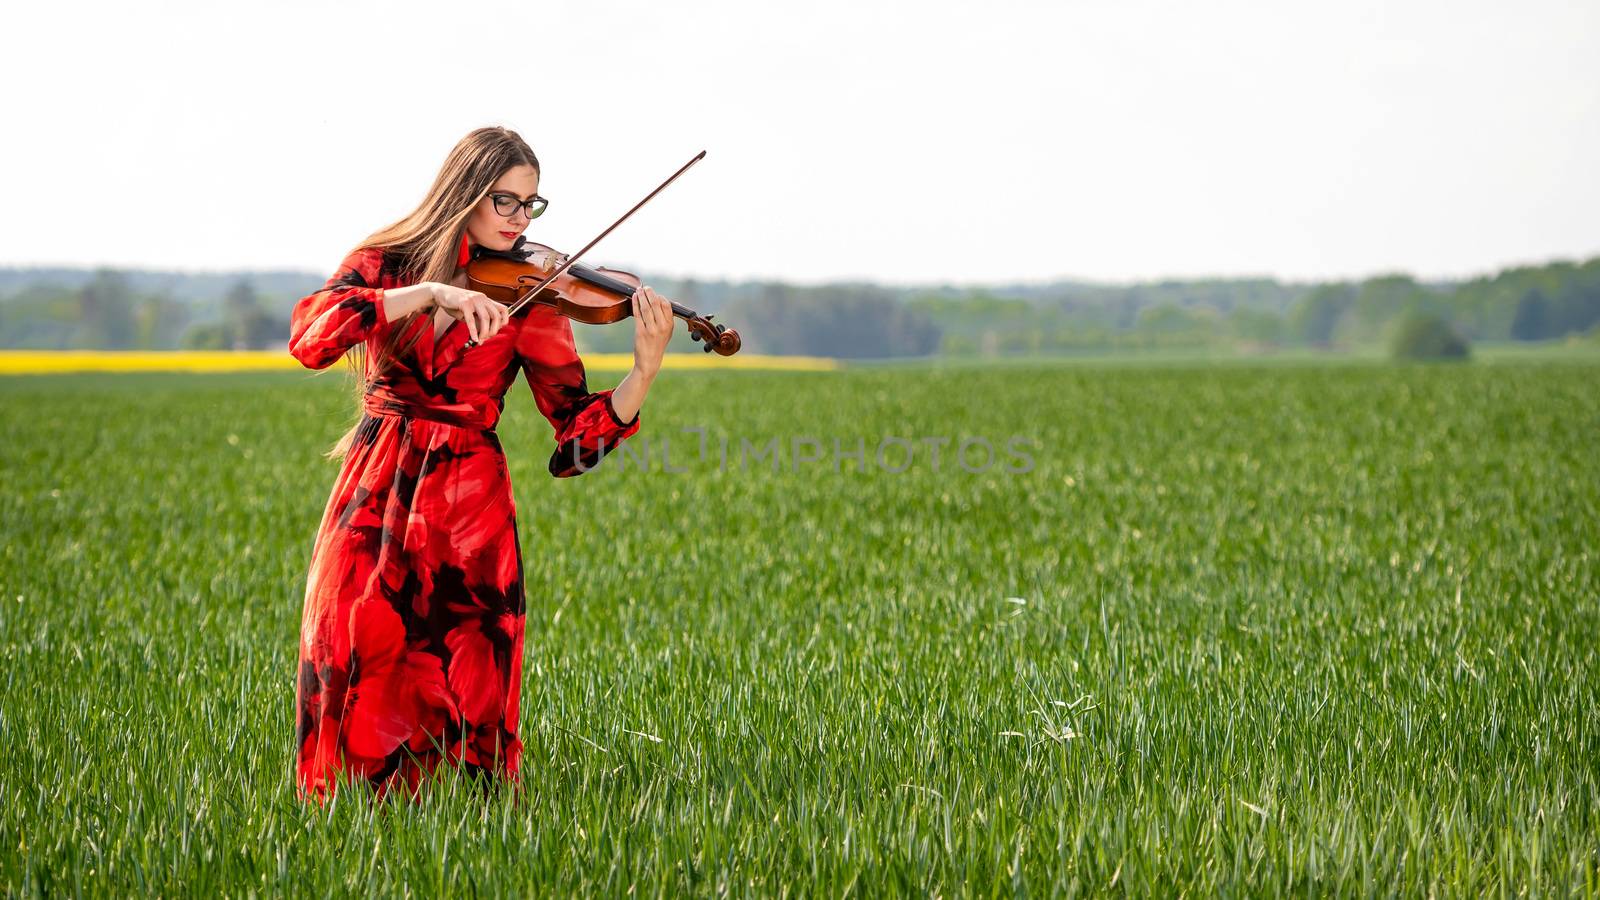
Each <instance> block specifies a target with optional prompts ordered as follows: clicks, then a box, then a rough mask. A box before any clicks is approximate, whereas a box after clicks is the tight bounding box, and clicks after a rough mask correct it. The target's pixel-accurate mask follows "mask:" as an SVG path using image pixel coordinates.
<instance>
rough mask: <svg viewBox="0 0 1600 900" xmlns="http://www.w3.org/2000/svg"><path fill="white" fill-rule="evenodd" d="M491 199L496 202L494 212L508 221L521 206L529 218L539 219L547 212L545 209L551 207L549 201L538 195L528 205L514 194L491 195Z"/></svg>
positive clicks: (529, 199) (530, 198)
mask: <svg viewBox="0 0 1600 900" xmlns="http://www.w3.org/2000/svg"><path fill="white" fill-rule="evenodd" d="M489 198H490V199H492V200H493V201H494V211H495V212H497V213H499V214H500V215H502V216H505V217H506V218H508V219H509V218H511V214H512V213H514V212H516V211H517V207H519V206H520V207H522V211H523V212H524V213H526V214H527V216H528V218H530V219H537V218H539V216H540V214H541V213H543V212H544V211H545V207H547V206H549V205H550V201H549V200H546V199H545V198H543V197H541V196H539V195H538V194H534V195H533V196H532V197H529V198H528V200H527V202H526V203H524V202H523V201H521V200H518V199H517V198H516V196H515V195H513V194H500V193H494V194H490V195H489Z"/></svg>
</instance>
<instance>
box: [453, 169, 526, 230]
mask: <svg viewBox="0 0 1600 900" xmlns="http://www.w3.org/2000/svg"><path fill="white" fill-rule="evenodd" d="M537 193H539V170H538V169H535V168H534V167H533V166H516V167H514V168H512V169H509V170H507V171H506V173H505V174H504V175H501V176H500V177H499V178H498V179H496V180H495V183H494V185H493V186H492V187H490V188H489V193H488V194H487V195H486V196H485V197H484V198H483V199H482V200H479V201H478V205H477V207H476V208H474V209H473V210H472V215H471V216H470V217H468V219H467V240H469V241H471V242H472V243H473V244H476V245H478V246H480V247H489V248H492V249H495V250H510V249H511V245H512V244H513V243H515V242H516V239H517V235H519V234H521V233H522V232H523V230H524V229H526V228H527V227H528V211H527V209H526V208H525V207H522V206H518V207H516V208H515V209H513V210H511V215H509V216H502V215H501V214H500V213H499V212H497V211H496V210H495V208H494V195H495V194H511V195H513V196H515V197H516V198H517V199H518V200H528V199H531V198H532V197H533V196H534V195H535V194H537Z"/></svg>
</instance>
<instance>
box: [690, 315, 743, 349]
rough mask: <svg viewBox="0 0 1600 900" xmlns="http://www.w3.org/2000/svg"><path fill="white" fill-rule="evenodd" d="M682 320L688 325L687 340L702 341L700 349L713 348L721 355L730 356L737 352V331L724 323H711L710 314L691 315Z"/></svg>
mask: <svg viewBox="0 0 1600 900" xmlns="http://www.w3.org/2000/svg"><path fill="white" fill-rule="evenodd" d="M684 321H685V322H687V323H688V325H689V340H691V341H702V342H704V343H705V346H704V347H703V348H701V349H703V350H705V351H706V352H707V353H710V352H711V351H713V350H715V351H717V353H719V354H721V355H722V356H732V355H734V354H735V353H738V352H739V332H737V331H734V330H733V329H732V328H729V327H728V326H726V325H722V324H713V323H712V321H711V316H709V315H705V316H701V315H691V316H689V317H687V318H685V319H684Z"/></svg>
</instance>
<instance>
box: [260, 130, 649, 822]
mask: <svg viewBox="0 0 1600 900" xmlns="http://www.w3.org/2000/svg"><path fill="white" fill-rule="evenodd" d="M538 190H539V161H538V159H537V158H535V157H534V155H533V151H532V150H530V149H529V148H528V145H527V144H526V143H524V142H523V141H522V139H521V138H520V137H519V136H518V135H517V134H516V133H515V132H513V131H509V130H507V129H504V128H480V129H478V130H476V131H473V132H472V133H471V134H468V135H467V136H466V137H465V138H463V139H462V140H461V142H460V143H458V144H457V145H456V146H455V148H454V149H452V150H451V151H450V155H449V156H448V157H447V158H446V159H445V161H444V166H443V167H442V168H441V169H440V171H439V174H438V177H437V178H436V179H435V181H434V183H433V187H432V188H431V189H430V190H429V192H428V195H427V196H426V197H425V198H424V199H423V201H422V203H421V204H420V205H419V206H418V207H417V208H416V210H415V211H413V212H412V213H411V214H410V215H409V216H407V217H405V218H404V219H402V220H400V221H399V222H397V223H395V224H394V225H391V226H390V227H388V228H385V229H383V230H381V231H379V232H377V233H376V234H374V235H372V236H371V237H369V238H368V239H367V240H366V241H365V242H364V243H362V244H361V245H360V246H359V247H357V248H356V249H355V250H354V251H352V252H351V253H350V255H349V256H348V257H346V258H345V260H344V263H343V265H342V266H341V267H340V270H339V271H338V273H336V274H335V275H334V276H333V278H331V279H330V280H329V281H328V283H327V284H326V285H325V286H324V287H323V288H322V290H319V291H317V292H316V293H314V294H311V295H310V296H307V297H304V298H302V299H300V300H299V301H298V302H297V303H296V304H295V307H294V312H293V316H292V320H291V327H290V335H289V352H290V353H291V354H293V355H294V357H295V358H296V359H298V360H300V362H301V363H303V364H304V365H306V366H307V367H309V368H313V369H322V368H326V367H328V366H330V365H332V364H333V363H334V362H335V361H336V360H338V359H339V358H340V357H341V356H344V355H345V354H346V351H349V350H352V349H354V350H356V353H354V354H352V361H353V362H354V363H355V365H356V366H357V367H358V371H360V372H361V374H362V375H363V378H362V390H361V392H360V397H359V401H360V410H359V412H360V414H361V416H360V421H359V422H357V424H356V425H355V426H354V427H352V428H351V429H350V431H349V432H348V433H347V434H345V435H344V437H342V438H341V439H340V440H339V442H338V443H337V444H336V445H335V446H334V448H333V449H332V450H331V451H329V453H328V456H330V457H333V458H340V457H342V458H343V465H342V466H341V468H340V471H339V475H338V478H337V480H336V481H335V483H334V487H333V493H332V496H330V497H329V498H328V504H327V507H326V509H325V510H324V511H323V514H322V524H321V525H320V526H319V528H318V530H317V537H316V541H315V544H314V545H313V548H312V555H311V569H310V575H309V577H308V579H307V583H306V593H305V608H304V613H303V616H302V619H301V625H300V629H301V632H300V650H299V678H298V681H297V683H296V689H295V709H296V714H297V717H298V723H297V726H296V734H295V738H296V748H297V753H298V757H297V761H296V774H297V781H298V785H297V787H298V792H299V796H300V797H301V798H302V799H303V800H315V801H316V802H318V803H319V804H320V803H321V802H322V801H323V800H325V799H326V798H327V797H328V796H329V795H330V794H331V793H332V792H333V790H334V788H335V784H336V779H337V777H338V775H339V773H340V772H345V773H347V774H348V777H350V778H352V779H364V780H365V781H366V782H367V783H370V784H372V785H373V786H375V787H376V789H377V794H378V796H379V797H382V796H384V795H385V794H387V793H388V791H389V789H390V788H391V787H392V786H394V785H396V784H399V783H402V782H403V783H404V784H405V786H406V787H407V789H408V790H409V792H410V796H411V797H412V798H413V799H414V798H416V797H417V796H418V792H419V785H420V783H421V781H422V780H423V779H424V777H425V776H427V775H430V774H432V772H433V770H434V768H435V766H436V765H437V763H438V762H439V760H440V759H445V760H448V761H449V762H451V763H452V764H456V765H460V766H462V767H463V768H464V769H466V770H468V771H471V772H473V773H477V772H487V773H490V774H492V775H499V776H504V777H505V778H507V779H509V780H510V781H512V782H516V781H518V776H517V766H518V762H519V760H520V756H521V751H522V743H521V741H520V740H519V739H518V733H517V699H518V696H519V694H520V692H521V676H522V625H523V608H524V597H523V583H522V557H521V547H520V544H519V543H518V539H517V522H516V509H515V507H514V504H513V501H512V495H511V483H510V481H509V479H508V477H507V473H506V461H505V454H504V452H503V451H502V449H501V446H500V441H499V439H498V438H497V437H496V435H495V430H494V428H495V424H496V422H497V421H498V420H499V418H500V413H501V410H502V409H504V406H505V393H506V390H507V389H508V388H509V387H510V386H511V384H512V382H514V381H515V380H516V375H517V372H518V371H519V370H520V371H521V372H523V373H524V375H525V376H526V378H527V381H528V386H529V388H530V389H531V390H532V392H533V398H534V403H535V404H536V405H537V406H538V409H539V412H540V413H542V414H543V415H544V417H545V418H546V419H548V420H549V421H550V424H551V425H552V426H553V427H554V428H555V440H556V448H555V451H554V452H553V453H552V454H551V456H550V474H551V475H554V476H556V477H558V478H561V477H568V476H572V475H576V474H579V473H581V472H585V471H588V470H589V469H591V468H593V467H594V466H595V465H597V464H598V463H599V462H600V460H601V458H602V457H603V456H604V455H605V454H606V452H607V451H608V450H610V449H611V448H614V447H616V445H617V444H618V443H619V442H620V441H622V440H625V439H627V438H629V437H631V436H632V435H633V434H634V433H635V432H637V431H638V430H639V409H640V407H641V406H642V405H643V403H644V398H645V395H646V394H647V393H648V392H649V390H650V384H651V382H652V381H653V380H654V379H655V376H656V373H657V372H658V371H659V370H660V367H661V358H662V354H663V352H664V351H665V349H666V345H667V341H668V339H669V338H670V337H671V336H672V330H673V319H672V311H671V304H670V301H668V300H667V299H666V298H663V297H661V296H659V295H657V294H656V293H655V292H654V291H653V290H651V289H650V288H649V287H641V288H640V289H639V290H638V291H636V292H635V293H634V295H633V297H632V300H631V304H632V312H633V317H634V361H633V368H632V370H631V371H629V372H628V374H627V375H626V376H625V377H624V378H623V379H622V381H621V383H619V384H618V385H617V387H616V388H614V389H613V390H605V391H598V392H591V391H590V390H589V386H588V383H587V381H586V379H585V374H584V366H583V362H582V360H580V359H579V357H578V354H577V352H576V351H575V349H574V345H573V339H572V325H571V322H570V321H569V320H568V319H567V318H566V317H564V316H561V315H559V314H558V313H556V312H554V311H553V310H551V309H550V308H549V307H547V306H543V305H540V304H534V303H528V304H525V305H524V306H523V307H522V308H521V309H519V310H518V311H517V313H516V314H515V315H511V316H508V315H507V312H506V307H505V306H503V305H501V304H499V303H497V302H495V301H493V300H490V299H489V298H488V297H486V296H484V295H483V294H481V293H479V292H477V291H472V290H468V289H466V287H465V284H466V275H465V266H466V264H467V262H468V261H469V257H468V255H467V254H468V253H469V252H470V250H471V248H472V247H473V246H481V247H488V248H493V249H500V250H504V249H509V248H510V247H511V246H512V245H513V243H515V241H516V239H517V237H518V235H519V234H521V232H522V230H523V229H524V228H526V227H527V225H528V222H529V221H530V220H531V219H532V218H533V217H536V216H538V215H539V214H540V213H541V212H543V211H544V206H545V201H544V199H543V198H541V197H539V196H538ZM469 338H470V339H471V340H472V341H473V342H474V343H475V344H476V346H471V347H470V348H469V347H468V346H467V341H468V339H469Z"/></svg>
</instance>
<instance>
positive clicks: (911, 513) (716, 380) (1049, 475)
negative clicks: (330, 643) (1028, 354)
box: [0, 359, 1600, 897]
mask: <svg viewBox="0 0 1600 900" xmlns="http://www.w3.org/2000/svg"><path fill="white" fill-rule="evenodd" d="M616 378H617V376H616V375H615V374H605V373H597V374H596V375H595V377H594V378H593V380H592V382H591V383H592V384H594V386H596V387H609V386H611V385H612V384H614V383H615V380H616ZM1597 385H1600V363H1597V362H1596V361H1594V360H1593V359H1587V360H1585V359H1570V360H1560V361H1553V362H1548V363H1539V362H1534V361H1530V360H1524V359H1504V360H1500V361H1498V362H1494V363H1492V364H1488V363H1484V362H1482V361H1479V362H1475V363H1472V364H1467V365H1415V366H1391V365H1387V364H1382V363H1365V364H1338V365H1333V364H1329V365H1319V364H1315V363H1310V362H1308V363H1303V364H1295V365H1282V364H1275V365H1262V366H1254V365H1249V364H1235V365H1227V366H1206V365H1200V364H1192V365H1182V364H1174V365H1164V366H1154V367H1138V366H1127V365H1115V366H1111V365H1106V366H1101V365H1094V364H1085V363H1075V364H1072V365H1045V364H1038V365H1012V366H1006V367H998V368H981V367H953V368H948V369H944V368H929V367H915V366H911V367H882V368H858V369H854V370H846V371H841V372H816V373H766V372H737V373H718V372H684V373H672V372H669V373H667V374H665V375H663V376H662V378H661V379H660V380H658V381H657V383H656V385H655V387H654V389H653V391H652V395H651V397H650V398H649V400H648V402H647V403H646V406H645V409H644V413H643V430H642V431H641V432H640V434H639V436H638V437H636V438H635V439H634V440H635V441H636V442H638V441H640V440H641V439H649V440H650V441H652V443H653V444H654V445H659V442H660V441H661V440H662V439H667V440H669V441H670V442H671V448H672V449H671V453H672V464H673V466H674V467H675V468H682V469H685V470H686V471H664V470H663V469H662V468H661V466H660V465H659V464H658V463H657V462H655V461H653V462H652V464H651V466H650V468H649V469H648V470H641V468H640V466H639V465H638V464H637V461H636V460H629V463H630V465H629V466H627V467H624V466H622V465H620V460H621V457H616V456H614V457H612V458H611V459H610V460H608V461H607V462H606V463H605V465H604V466H603V467H602V468H600V469H599V470H596V471H594V472H591V473H589V474H587V475H584V476H582V477H579V478H574V479H570V480H561V481H557V480H554V479H551V478H550V477H549V475H548V474H547V473H546V472H545V470H544V464H545V461H546V459H547V458H548V456H549V453H550V450H551V449H552V441H551V432H550V429H549V426H548V424H547V423H546V422H545V421H544V420H543V419H542V418H540V417H539V416H538V415H537V413H536V412H535V411H534V409H533V404H532V400H531V396H530V395H529V393H528V391H527V388H526V386H525V385H523V384H521V383H519V384H518V385H516V389H515V393H513V394H512V395H510V396H509V397H508V401H507V411H506V419H505V420H504V421H503V423H502V424H501V426H500V429H499V431H500V434H501V437H502V440H503V442H504V444H505V446H506V448H507V452H508V455H509V457H510V459H511V464H512V478H513V481H514V483H515V485H516V498H517V506H518V510H519V514H520V527H521V529H522V532H521V539H522V546H523V550H524V554H525V562H526V576H527V586H528V621H527V631H526V639H527V650H526V652H527V656H526V657H525V662H524V683H523V694H522V703H521V708H522V726H521V730H522V738H523V741H524V742H525V744H526V752H525V755H524V758H523V769H522V771H523V778H524V780H525V782H526V784H527V788H528V795H527V797H526V798H524V803H523V805H521V806H520V807H514V806H512V805H511V804H510V803H509V802H508V798H507V797H506V796H505V794H504V793H499V794H495V795H493V796H491V797H489V798H488V799H484V798H481V797H479V796H478V795H477V794H476V793H474V788H473V786H472V785H471V784H470V783H469V782H467V781H466V780H465V779H464V778H460V777H457V776H456V775H455V774H453V773H451V774H447V775H446V777H444V778H443V779H441V780H440V781H439V782H437V783H436V784H435V786H434V792H433V794H432V795H431V796H429V797H428V798H427V801H426V802H424V803H422V804H420V805H417V806H411V805H409V804H406V803H404V802H399V803H392V804H388V805H386V806H381V807H380V806H375V805H374V804H373V803H371V802H370V801H366V800H364V799H363V798H362V797H360V796H359V795H358V794H356V793H354V792H348V793H344V794H341V795H340V798H339V800H338V802H337V803H336V804H334V805H333V806H332V807H331V808H330V809H328V810H325V811H315V810H312V809H308V808H306V807H303V806H302V805H301V804H300V803H299V802H298V801H297V800H296V798H295V796H294V791H293V781H292V777H291V771H292V769H291V765H292V762H291V760H292V756H291V755H292V750H293V748H292V746H291V745H292V732H293V716H292V709H291V707H292V702H293V695H294V652H295V645H296V640H297V635H298V631H297V629H298V626H299V617H300V612H301V602H302V591H303V590H304V578H305V571H306V565H307V557H308V553H309V551H310V545H311V538H312V535H313V533H314V531H315V529H316V526H317V521H318V517H319V516H320V513H321V510H322V506H323V504H324V503H325V502H326V501H327V495H328V491H329V489H330V487H331V485H332V483H333V479H334V475H335V469H334V467H333V465H332V464H331V463H328V462H326V461H325V460H323V459H322V458H321V457H320V453H321V452H322V451H323V450H324V449H325V448H326V447H327V446H328V445H329V444H331V443H332V441H333V440H334V438H336V437H337V436H338V435H339V434H340V433H341V432H342V431H343V428H344V427H345V426H346V425H347V424H348V423H349V421H350V416H351V412H350V409H351V406H350V404H351V400H350V398H349V395H348V392H347V390H346V386H345V383H344V382H343V381H342V380H340V376H338V375H337V374H323V375H318V376H315V377H313V376H312V375H311V374H310V373H256V374H222V375H183V374H141V375H131V376H129V375H108V374H102V375H77V376H68V375H63V376H24V377H13V378H5V379H0V414H3V416H4V421H5V423H6V425H5V432H6V435H5V439H4V442H3V443H0V459H3V461H4V474H5V484H4V488H3V489H0V510H3V526H0V527H3V536H4V542H3V545H4V550H3V553H4V556H3V563H0V653H3V657H4V658H3V669H0V671H3V673H4V690H3V691H0V742H3V743H4V746H5V748H6V750H5V753H4V755H3V757H0V792H3V796H0V847H3V850H0V885H3V886H4V890H5V893H6V894H7V895H22V896H29V895H36V894H37V895H54V896H63V895H65V896H75V895H77V894H80V893H81V894H84V895H112V896H130V895H136V894H146V893H159V894H161V895H165V896H172V895H190V894H203V895H227V896H251V895H276V894H282V893H288V894H295V895H304V896H321V895H323V894H325V893H330V892H332V893H338V894H345V893H357V894H364V893H367V892H371V893H374V894H384V895H389V894H396V895H410V896H440V895H449V896H476V895H488V896H497V895H508V896H528V895H540V896H563V895H569V894H572V893H585V894H600V895H608V896H624V895H631V896H634V897H644V896H674V895H681V894H690V895H722V894H733V895H760V896H845V895H849V896H872V895H883V894H906V893H909V894H918V895H937V896H961V895H972V896H996V895H1004V896H1012V895H1023V894H1026V895H1029V896H1039V895H1053V894H1076V893H1112V894H1123V893H1132V894H1160V895H1178V894H1185V895H1188V896H1212V895H1217V894H1222V895H1234V896H1239V895H1250V896H1257V895H1273V894H1295V895H1300V896H1325V895H1329V894H1340V895H1347V894H1383V895H1389V894H1402V895H1410V896H1424V895H1458V896H1483V895H1489V896H1505V897H1513V896H1524V895H1527V896H1548V895H1570V894H1580V895H1584V894H1586V895H1595V894H1597V893H1600V699H1597V698H1600V664H1597V658H1596V645H1597V643H1600V641H1597V638H1600V565H1597V550H1596V548H1597V546H1600V452H1597V451H1596V443H1597V439H1600V391H1597V390H1596V386H1597ZM695 427H699V428H703V429H705V431H706V434H707V437H708V439H709V443H710V453H709V454H708V457H707V459H705V460H696V459H695V458H694V456H693V450H694V449H695V447H696V441H697V438H696V436H695V435H694V434H692V433H689V432H685V431H681V430H680V429H685V428H695ZM888 436H898V437H901V438H906V439H910V440H913V441H918V440H922V439H924V438H936V437H948V438H950V439H951V441H952V442H955V441H959V440H960V439H962V438H964V437H980V438H984V439H986V440H988V441H989V442H990V443H991V444H992V445H993V446H995V447H996V448H1001V447H1004V445H1005V444H1006V442H1007V441H1008V440H1010V439H1012V438H1018V439H1028V440H1032V441H1033V442H1034V443H1033V445H1032V449H1031V450H1030V451H1029V452H1030V453H1031V456H1032V460H1033V465H1032V467H1031V470H1029V471H1025V472H1011V471H1005V467H1004V465H1003V464H1002V463H1003V462H1004V461H1005V460H1004V459H1003V454H1002V460H1001V461H998V462H996V464H995V465H993V466H991V467H990V468H989V469H987V470H986V471H977V472H970V471H966V470H965V469H964V468H962V467H961V466H959V465H956V464H954V461H953V459H952V458H951V457H950V455H949V454H950V453H951V452H952V450H953V448H952V446H948V445H947V446H946V447H945V449H944V451H943V454H942V457H941V461H940V466H939V469H938V470H937V471H935V470H934V468H933V466H932V464H931V460H930V459H929V458H928V457H927V455H926V453H925V452H919V453H918V454H917V455H916V456H915V457H913V459H912V461H911V463H910V465H909V466H907V467H906V468H905V470H904V471H902V472H894V471H890V470H889V469H888V468H880V467H878V466H877V465H876V462H875V460H874V458H873V456H874V454H873V449H874V448H875V446H876V445H877V443H878V442H879V441H880V440H881V439H883V438H884V437H888ZM723 437H726V438H727V439H729V441H730V442H731V447H730V458H729V462H728V464H727V465H726V466H723V465H721V464H720V461H719V459H718V452H717V448H718V439H719V438H723ZM794 437H812V438H815V439H817V440H819V441H821V442H822V443H823V445H824V448H825V450H824V454H823V458H822V460H820V461H818V462H813V463H802V464H799V465H790V466H786V467H784V468H783V469H782V470H781V471H777V472H774V471H773V470H772V468H771V465H770V461H769V462H768V463H767V464H766V465H765V466H756V465H745V466H741V465H738V464H737V459H736V457H737V452H738V447H739V441H740V440H741V439H743V440H745V441H748V442H749V443H750V444H752V445H758V446H759V445H763V444H764V443H765V442H766V441H768V440H771V439H773V438H777V439H779V440H780V441H782V442H788V441H790V440H791V439H792V438H794ZM858 437H859V438H862V439H863V441H864V443H865V446H866V448H867V453H866V457H867V463H868V470H867V471H852V470H851V469H852V467H853V466H854V463H853V462H850V461H845V465H844V467H843V468H844V469H845V470H844V471H835V467H834V465H833V462H834V460H833V456H832V443H831V442H832V440H833V439H834V438H839V439H840V440H841V442H842V443H843V444H844V445H845V447H846V448H851V447H853V446H854V443H855V439H856V438H858ZM651 449H652V450H656V447H655V446H652V448H651ZM921 449H922V450H923V451H926V449H927V446H926V445H923V447H922V448H921ZM657 452H658V451H657ZM978 455H979V454H977V453H976V451H974V454H973V457H977V456H978ZM888 457H889V458H888V462H889V463H890V464H891V466H892V467H895V468H898V467H900V466H901V465H902V464H903V463H904V461H905V460H904V453H903V450H900V449H894V450H890V451H889V452H888ZM979 461H981V460H979ZM973 467H974V468H977V466H976V465H974V466H973Z"/></svg>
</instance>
